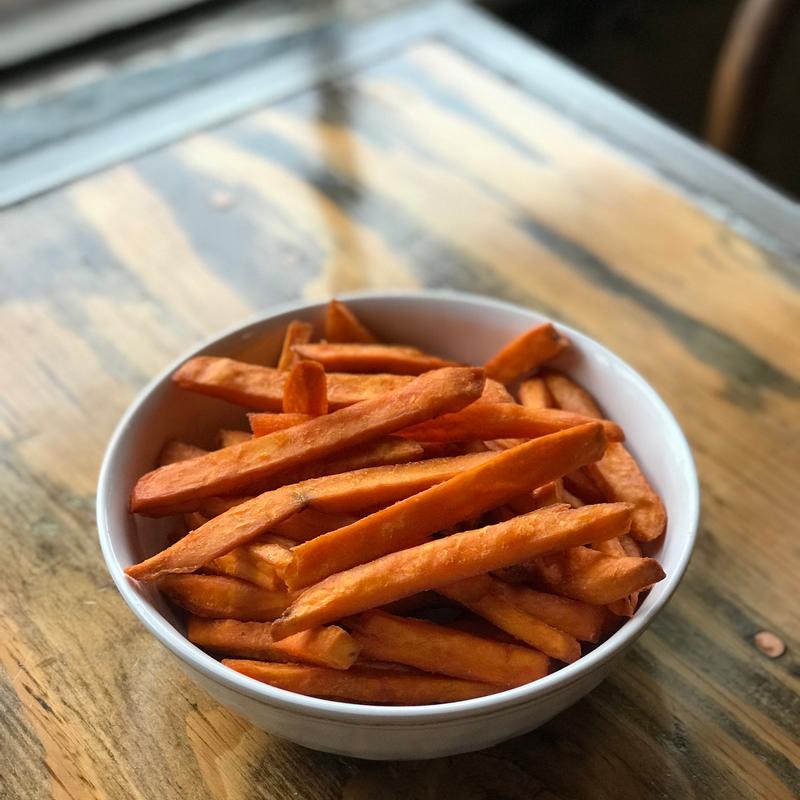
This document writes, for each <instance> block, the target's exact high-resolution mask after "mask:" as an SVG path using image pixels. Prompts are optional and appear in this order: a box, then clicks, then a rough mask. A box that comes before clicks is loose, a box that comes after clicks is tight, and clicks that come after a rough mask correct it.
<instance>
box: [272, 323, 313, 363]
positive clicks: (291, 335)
mask: <svg viewBox="0 0 800 800" xmlns="http://www.w3.org/2000/svg"><path fill="white" fill-rule="evenodd" d="M313 332H314V327H313V325H311V323H310V322H303V321H302V320H299V319H293V320H292V321H291V322H290V323H289V324H288V325H287V326H286V333H285V334H284V336H283V345H282V346H281V354H280V356H278V369H279V370H282V371H288V370H290V369H291V368H292V367H293V366H294V364H295V362H296V361H298V360H299V359H298V358H297V354H296V353H295V352H294V350H293V349H292V348H293V347H294V346H295V345H296V344H306V343H307V342H310V341H311V336H312V334H313Z"/></svg>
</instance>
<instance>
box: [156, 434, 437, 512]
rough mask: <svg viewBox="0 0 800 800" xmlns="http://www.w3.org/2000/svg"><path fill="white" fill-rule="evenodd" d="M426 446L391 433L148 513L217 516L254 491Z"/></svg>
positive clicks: (396, 460)
mask: <svg viewBox="0 0 800 800" xmlns="http://www.w3.org/2000/svg"><path fill="white" fill-rule="evenodd" d="M423 453H424V451H423V447H422V445H421V444H419V442H414V441H411V440H410V439H400V438H398V437H396V436H387V437H386V438H384V439H378V440H377V441H375V442H370V443H369V444H366V445H360V446H358V447H353V448H349V449H348V450H345V451H343V452H342V453H337V454H336V455H333V456H329V457H328V458H322V459H319V460H318V461H315V462H313V463H309V464H301V465H300V466H299V467H293V468H292V469H289V470H284V471H282V472H280V473H279V474H278V475H276V476H272V477H270V478H268V479H266V480H261V481H256V482H255V483H253V484H251V485H248V486H246V487H243V489H245V490H246V491H247V494H246V495H235V496H233V497H230V498H227V497H207V498H201V499H197V500H190V501H185V502H182V503H173V504H171V505H169V504H168V505H164V506H158V507H157V508H151V509H148V510H147V512H141V513H146V515H147V516H150V517H163V516H167V515H169V514H177V513H181V512H184V511H192V510H198V511H200V512H202V513H203V514H205V516H207V517H216V516H217V515H219V514H221V513H222V512H223V511H227V510H228V509H229V508H233V507H234V506H237V505H240V504H241V503H243V502H245V501H246V500H250V499H251V498H252V497H253V496H254V495H258V494H262V493H263V492H267V491H270V490H272V489H278V488H280V487H281V486H285V485H287V484H290V483H300V482H301V481H305V480H309V479H310V478H320V477H322V476H324V475H336V474H337V473H339V472H352V471H354V470H359V469H364V468H366V467H380V466H384V465H388V464H405V463H407V462H409V461H417V460H418V459H420V458H422V456H423Z"/></svg>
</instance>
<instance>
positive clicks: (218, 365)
mask: <svg viewBox="0 0 800 800" xmlns="http://www.w3.org/2000/svg"><path fill="white" fill-rule="evenodd" d="M286 378H287V373H286V372H285V371H281V370H277V369H272V368H271V367H262V366H259V365H258V364H247V363H245V362H244V361H235V360H234V359H232V358H217V357H214V356H196V357H195V358H190V359H189V360H188V361H187V362H186V363H185V364H183V365H182V366H181V367H180V368H179V369H178V370H176V371H175V373H174V374H173V376H172V380H173V381H174V382H175V383H176V384H177V385H178V386H180V387H181V388H182V389H187V390H189V391H193V392H199V393H200V394H206V395H209V396H211V397H218V398H220V399H222V400H227V401H228V402H229V403H235V404H236V405H240V406H244V407H245V408H251V409H255V410H259V411H281V410H282V409H283V386H284V383H285V382H286ZM327 380H328V407H329V408H330V409H331V410H334V411H335V410H338V409H340V408H344V407H345V406H351V405H353V404H354V403H360V402H361V401H362V400H371V399H372V398H374V397H377V396H378V395H381V394H385V393H386V392H395V391H397V390H399V389H402V388H403V387H404V386H407V385H408V384H409V383H411V381H413V380H414V376H413V375H378V374H376V375H350V374H348V373H346V372H331V373H328V375H327ZM481 402H491V403H507V402H513V398H512V397H511V395H510V394H509V393H508V391H507V390H506V388H505V387H504V386H503V385H502V384H500V383H498V382H497V381H492V380H487V381H486V384H485V386H484V390H483V395H482V398H481Z"/></svg>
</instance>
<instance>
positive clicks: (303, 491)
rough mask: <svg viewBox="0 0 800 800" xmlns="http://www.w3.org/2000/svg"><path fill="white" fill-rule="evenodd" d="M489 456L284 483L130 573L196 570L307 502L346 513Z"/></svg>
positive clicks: (144, 576)
mask: <svg viewBox="0 0 800 800" xmlns="http://www.w3.org/2000/svg"><path fill="white" fill-rule="evenodd" d="M487 458H491V454H490V453H474V454H470V455H466V456H456V457H454V458H441V459H432V460H430V461H420V462H415V463H411V464H398V465H391V466H387V467H370V468H367V469H362V470H356V471H353V472H345V473H341V474H334V475H328V476H325V477H322V478H313V479H311V480H308V481H304V482H302V483H299V484H292V485H289V486H282V487H280V488H279V489H274V490H273V491H270V492H264V493H263V494H261V495H258V496H257V497H253V498H250V499H249V500H246V501H244V502H242V503H239V504H238V505H236V506H234V507H232V508H230V509H229V510H227V511H224V512H223V513H221V514H220V515H219V516H216V517H214V518H213V519H210V520H209V521H208V522H207V523H206V524H205V525H203V526H202V527H200V528H198V529H197V530H194V531H192V532H191V533H189V534H187V535H186V536H184V537H183V538H182V539H181V540H180V541H178V542H176V543H175V544H174V545H172V546H171V547H168V548H167V549H166V550H162V551H161V552H160V553H157V554H156V555H154V556H152V557H151V558H148V559H147V560H145V561H142V562H141V563H139V564H134V565H132V566H130V567H128V568H127V569H126V570H125V572H126V574H127V575H129V576H130V577H131V578H135V579H137V580H153V579H155V578H158V577H159V576H160V575H163V574H166V573H170V572H194V571H195V570H196V569H199V568H200V567H202V566H204V565H205V564H207V563H208V562H209V561H211V560H213V559H214V558H217V557H218V556H221V555H223V554H224V553H227V552H229V551H230V550H232V549H233V548H234V547H237V546H238V545H241V544H245V543H246V542H249V541H252V540H253V539H255V538H256V537H257V536H260V535H261V534H263V533H266V532H268V531H270V530H271V529H273V528H274V526H276V525H277V524H278V523H279V522H281V521H282V520H284V519H288V518H289V517H290V516H291V515H292V514H296V513H298V512H299V511H301V510H303V509H304V508H306V506H313V507H314V508H317V509H318V510H320V511H325V512H327V513H331V514H342V513H348V512H350V511H355V510H358V509H364V508H374V507H376V506H381V505H386V504H387V503H391V502H394V501H396V500H400V499H402V498H404V497H408V496H409V495H411V494H414V493H416V492H419V491H422V490H423V489H427V488H428V487H429V486H433V485H434V484H435V483H439V482H441V481H444V480H447V479H448V478H451V477H452V476H453V475H455V474H457V473H458V472H460V471H461V470H463V469H470V468H471V467H473V466H475V465H476V464H479V463H481V462H482V461H484V460H486V459H487ZM360 610H363V609H360Z"/></svg>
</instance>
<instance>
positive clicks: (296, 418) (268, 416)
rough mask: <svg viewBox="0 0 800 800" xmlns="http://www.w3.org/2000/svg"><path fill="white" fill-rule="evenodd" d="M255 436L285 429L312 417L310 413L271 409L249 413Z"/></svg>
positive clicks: (251, 427)
mask: <svg viewBox="0 0 800 800" xmlns="http://www.w3.org/2000/svg"><path fill="white" fill-rule="evenodd" d="M247 418H248V420H249V422H250V430H251V431H253V436H266V435H267V434H270V433H275V431H285V430H286V429H287V428H293V427H294V426H295V425H299V424H300V423H301V422H308V420H310V419H311V417H310V415H308V414H275V413H272V412H269V411H262V412H260V413H259V412H254V413H250V414H248V415H247Z"/></svg>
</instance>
